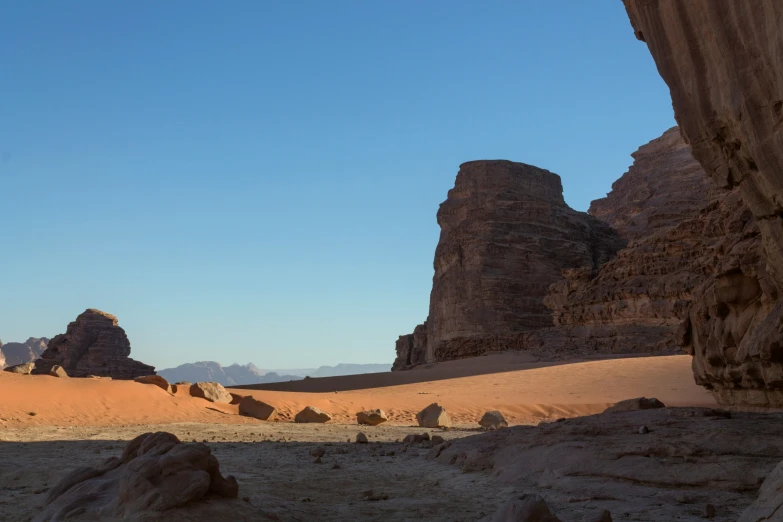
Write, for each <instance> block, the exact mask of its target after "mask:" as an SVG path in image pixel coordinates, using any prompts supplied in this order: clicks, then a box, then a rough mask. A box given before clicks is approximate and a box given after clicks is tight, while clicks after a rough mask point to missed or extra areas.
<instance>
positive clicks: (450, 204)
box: [394, 160, 625, 369]
mask: <svg viewBox="0 0 783 522" xmlns="http://www.w3.org/2000/svg"><path fill="white" fill-rule="evenodd" d="M438 224H439V225H440V226H441V235H440V241H439V242H438V246H437V249H436V251H435V262H434V266H435V276H434V277H433V284H432V293H431V296H430V312H429V317H428V319H427V322H426V323H425V324H426V326H425V327H424V328H425V330H423V331H422V330H421V327H417V330H418V331H419V333H418V335H417V333H416V332H414V334H413V335H412V336H403V337H401V338H400V340H399V341H398V343H397V349H398V358H397V361H395V365H394V368H395V369H401V368H404V367H406V366H410V365H415V364H418V363H421V362H434V361H442V360H448V359H458V358H463V357H470V356H475V355H480V354H482V353H486V352H489V351H494V350H500V349H513V348H520V346H521V344H522V342H523V341H522V339H523V334H524V333H525V332H528V331H531V330H536V329H540V328H545V327H548V326H551V325H552V324H553V323H552V312H551V310H549V309H548V308H547V307H546V306H545V305H544V302H543V300H544V297H545V296H546V295H547V292H548V288H549V285H551V284H552V283H554V282H555V281H557V280H559V279H560V278H561V274H560V272H561V270H562V269H564V268H576V267H585V266H586V267H591V268H597V267H598V266H600V265H601V264H602V263H604V262H605V261H607V260H608V259H610V258H611V257H612V256H613V255H614V254H615V252H616V251H617V250H618V249H619V248H621V247H622V246H623V245H624V244H625V242H624V241H623V240H622V239H621V238H620V237H619V236H618V235H617V234H616V233H615V232H614V231H613V230H612V229H611V228H610V227H608V226H607V225H605V224H604V223H602V222H600V221H599V220H597V219H595V218H593V217H591V216H588V215H587V214H584V213H582V212H576V211H574V210H572V209H571V208H569V207H568V205H566V203H565V201H564V200H563V187H562V184H561V182H560V177H559V176H557V175H556V174H553V173H551V172H549V171H547V170H543V169H539V168H537V167H533V166H531V165H526V164H524V163H514V162H511V161H502V160H498V161H471V162H468V163H464V164H462V165H461V166H460V170H459V173H458V174H457V179H456V182H455V185H454V188H453V189H452V190H450V191H449V195H448V198H447V199H446V201H445V202H443V203H442V204H441V206H440V210H439V211H438Z"/></svg>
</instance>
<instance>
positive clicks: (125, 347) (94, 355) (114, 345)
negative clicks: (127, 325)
mask: <svg viewBox="0 0 783 522" xmlns="http://www.w3.org/2000/svg"><path fill="white" fill-rule="evenodd" d="M130 351H131V348H130V342H129V341H128V337H127V336H126V335H125V330H123V329H122V328H120V327H119V326H118V325H117V318H116V317H114V316H113V315H111V314H107V313H106V312H101V311H100V310H95V309H92V308H91V309H89V310H87V311H85V312H84V313H82V314H81V315H80V316H79V317H77V318H76V320H75V321H74V322H72V323H71V324H69V325H68V329H67V330H66V332H65V333H64V334H60V335H57V336H55V337H54V338H53V339H52V340H51V341H49V344H48V348H47V349H46V350H45V351H44V352H43V353H42V354H41V358H40V359H38V360H36V361H35V370H33V373H38V374H47V373H49V370H50V368H51V367H52V366H54V365H60V366H62V367H63V368H64V369H65V371H66V372H68V375H70V376H71V377H86V376H87V375H98V376H105V377H113V378H114V379H133V378H135V377H139V376H142V375H152V374H154V373H155V368H154V367H152V366H148V365H146V364H143V363H140V362H138V361H134V360H133V359H131V358H129V357H128V356H129V355H130Z"/></svg>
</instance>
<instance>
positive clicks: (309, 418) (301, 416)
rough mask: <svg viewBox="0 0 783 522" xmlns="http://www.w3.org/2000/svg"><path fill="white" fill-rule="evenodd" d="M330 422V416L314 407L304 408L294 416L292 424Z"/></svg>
mask: <svg viewBox="0 0 783 522" xmlns="http://www.w3.org/2000/svg"><path fill="white" fill-rule="evenodd" d="M330 420H332V416H331V415H329V414H328V413H326V412H325V411H323V410H320V409H318V408H316V407H315V406H305V408H304V409H303V410H302V411H300V412H299V413H297V414H296V417H294V422H298V423H324V422H329V421H330Z"/></svg>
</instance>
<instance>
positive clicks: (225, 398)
mask: <svg viewBox="0 0 783 522" xmlns="http://www.w3.org/2000/svg"><path fill="white" fill-rule="evenodd" d="M190 395H191V396H192V397H199V398H201V399H206V400H208V401H210V402H220V403H223V404H231V401H233V400H234V398H233V397H232V396H231V394H230V393H229V392H228V390H226V389H225V388H224V387H223V386H222V385H221V384H218V383H216V382H196V383H193V384H191V385H190Z"/></svg>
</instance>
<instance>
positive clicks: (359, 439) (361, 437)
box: [356, 431, 370, 444]
mask: <svg viewBox="0 0 783 522" xmlns="http://www.w3.org/2000/svg"><path fill="white" fill-rule="evenodd" d="M368 442H370V441H369V439H368V438H367V435H365V434H364V433H362V432H361V431H360V432H359V433H357V434H356V443H357V444H367V443H368Z"/></svg>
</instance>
